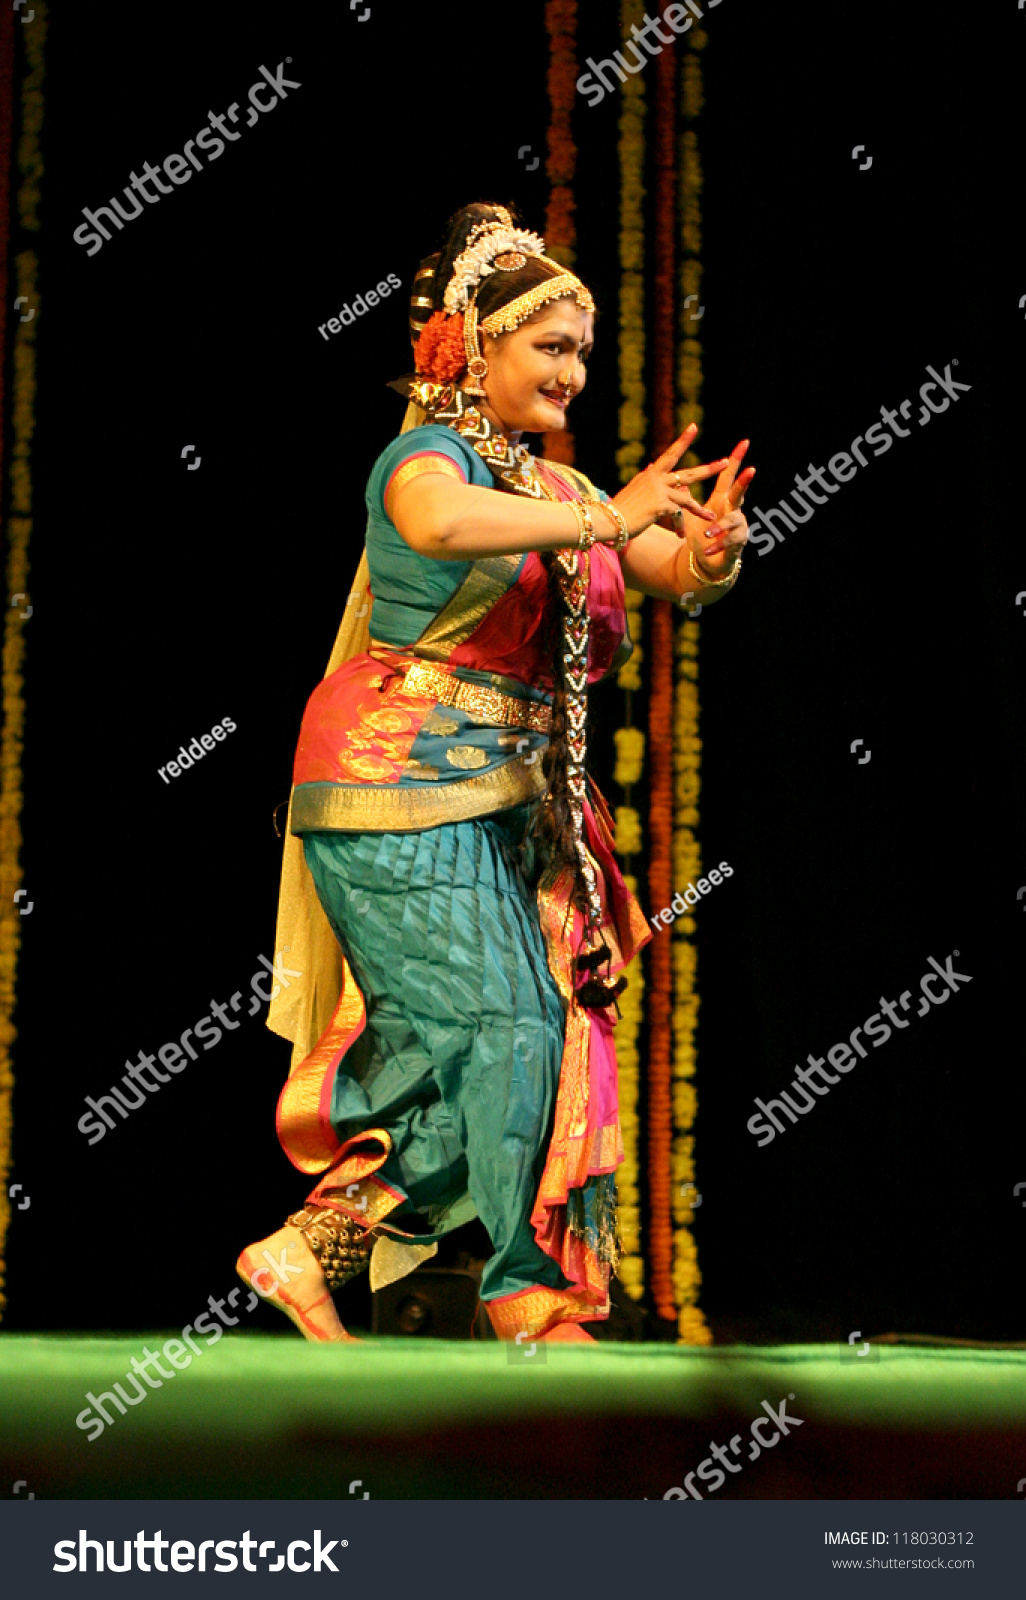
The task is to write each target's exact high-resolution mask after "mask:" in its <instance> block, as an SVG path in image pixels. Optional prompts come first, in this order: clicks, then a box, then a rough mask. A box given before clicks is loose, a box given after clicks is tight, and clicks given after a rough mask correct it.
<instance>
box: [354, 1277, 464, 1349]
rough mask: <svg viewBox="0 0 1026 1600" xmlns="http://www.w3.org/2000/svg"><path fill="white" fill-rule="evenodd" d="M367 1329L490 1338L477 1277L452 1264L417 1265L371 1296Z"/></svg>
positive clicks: (396, 1334) (429, 1336) (395, 1335)
mask: <svg viewBox="0 0 1026 1600" xmlns="http://www.w3.org/2000/svg"><path fill="white" fill-rule="evenodd" d="M371 1332H372V1333H377V1334H384V1335H387V1336H388V1337H389V1338H399V1337H404V1336H405V1337H409V1338H421V1339H494V1338H495V1332H494V1330H493V1328H492V1325H491V1323H490V1322H489V1320H488V1313H487V1311H486V1310H485V1308H484V1306H483V1305H481V1303H480V1301H479V1299H478V1279H477V1278H476V1277H475V1276H474V1274H473V1273H471V1272H463V1271H461V1270H460V1269H459V1268H456V1267H418V1268H417V1269H416V1271H415V1272H411V1273H409V1274H408V1275H407V1276H406V1277H405V1278H400V1279H399V1281H398V1283H390V1284H388V1285H387V1286H386V1287H385V1288H384V1289H379V1290H378V1292H377V1293H376V1294H373V1295H372V1296H371Z"/></svg>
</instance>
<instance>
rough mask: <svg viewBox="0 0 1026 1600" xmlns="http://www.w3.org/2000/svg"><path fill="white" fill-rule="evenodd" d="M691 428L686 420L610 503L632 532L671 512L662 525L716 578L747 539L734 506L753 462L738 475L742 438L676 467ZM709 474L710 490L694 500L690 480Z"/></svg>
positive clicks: (743, 445)
mask: <svg viewBox="0 0 1026 1600" xmlns="http://www.w3.org/2000/svg"><path fill="white" fill-rule="evenodd" d="M697 432H698V425H697V423H694V422H692V423H690V424H689V426H688V427H687V428H685V430H684V432H683V433H682V434H681V436H680V438H679V439H677V440H675V441H674V443H673V444H672V445H671V446H670V448H669V449H668V450H664V451H663V453H662V455H660V456H657V458H656V459H655V461H653V462H652V463H651V465H650V466H647V467H646V468H645V469H644V471H643V472H639V473H638V475H637V477H635V478H632V479H631V481H630V483H628V484H627V485H626V487H625V488H623V489H621V491H620V493H619V494H618V495H617V496H616V497H615V500H614V502H613V503H614V504H615V505H616V506H617V507H618V508H619V509H620V511H622V512H623V515H624V517H625V518H626V521H627V526H628V528H629V529H630V532H631V533H632V534H635V533H640V532H641V531H642V530H643V529H644V528H647V527H649V526H650V525H651V524H652V523H653V522H655V521H656V520H658V519H662V518H664V517H672V518H673V521H672V522H669V523H668V526H669V527H671V528H672V529H673V530H674V532H676V533H677V534H678V535H681V536H683V537H685V538H686V539H687V541H688V543H689V544H690V546H691V549H692V550H693V551H694V554H695V559H696V561H697V562H698V563H699V565H700V566H701V567H702V568H703V569H704V570H706V571H707V572H708V573H709V574H710V576H711V577H713V578H721V577H725V576H726V574H727V573H728V572H729V571H730V570H731V568H732V567H734V566H735V565H736V564H737V559H738V557H739V555H740V554H741V551H742V550H743V549H744V546H745V544H746V542H747V539H748V522H747V519H746V518H745V516H744V515H743V513H742V512H741V511H740V509H739V507H740V505H741V503H742V501H743V500H744V497H745V491H746V490H747V488H748V485H749V484H750V483H751V481H752V479H753V478H754V477H755V468H754V467H747V468H746V469H745V471H744V472H742V473H741V475H740V477H739V476H738V472H739V469H740V466H741V462H742V461H743V460H744V457H745V454H746V452H747V450H748V443H749V441H748V440H747V439H742V440H741V442H740V444H738V445H737V446H736V447H735V448H734V450H733V451H732V453H731V454H730V455H729V456H725V457H722V458H721V459H720V460H719V461H712V462H708V463H706V464H704V465H702V466H698V467H678V466H677V462H678V461H679V460H680V458H681V456H682V455H684V454H686V452H687V451H688V450H689V449H690V447H691V445H692V444H693V443H694V439H695V435H696V434H697ZM714 475H715V476H716V483H715V485H714V487H713V491H712V493H711V494H710V496H709V498H708V499H707V501H706V502H705V504H704V505H700V504H699V503H698V501H697V500H695V498H694V497H693V495H692V494H691V492H690V486H691V484H693V483H699V482H701V481H702V480H703V479H705V478H711V477H713V476H714Z"/></svg>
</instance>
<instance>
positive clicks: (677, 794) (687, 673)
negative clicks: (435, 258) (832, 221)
mask: <svg viewBox="0 0 1026 1600" xmlns="http://www.w3.org/2000/svg"><path fill="white" fill-rule="evenodd" d="M707 37H708V36H707V35H706V34H705V33H704V32H703V31H702V30H701V29H700V28H693V29H691V30H690V32H689V34H688V37H687V45H686V48H685V50H684V52H683V54H682V58H681V70H680V80H679V81H680V95H681V118H680V121H681V128H682V132H681V135H680V140H679V145H678V150H679V161H678V164H677V176H678V191H677V194H678V216H679V219H680V222H679V228H680V231H679V236H678V261H679V266H678V279H677V282H678V296H677V307H678V318H679V322H678V339H677V352H678V355H677V374H676V377H677V401H678V404H677V416H676V432H677V433H678V434H679V433H682V432H683V430H684V428H685V427H686V426H687V424H688V423H689V422H697V423H698V424H699V426H701V422H702V408H701V405H700V403H699V401H700V397H701V392H702V346H701V343H700V341H699V339H698V337H697V333H696V330H697V329H698V328H699V327H700V326H701V324H700V323H698V322H697V321H694V320H693V319H692V315H691V314H690V307H689V305H688V303H687V297H688V295H698V294H699V292H700V289H701V283H702V263H701V254H700V253H701V248H702V217H701V205H700V201H701V191H702V169H701V164H700V161H699V157H698V136H697V134H696V132H695V128H694V123H695V119H696V118H697V117H698V114H699V112H700V110H701V108H702V54H701V53H702V51H703V50H704V49H705V46H706V42H707ZM695 303H696V302H695V301H692V302H691V303H690V304H691V305H694V304H695ZM676 635H677V637H676V649H675V657H676V667H677V680H676V684H675V694H674V715H673V761H674V795H673V799H674V806H673V824H674V826H673V877H674V882H675V883H689V882H690V883H693V882H694V881H695V879H696V878H698V877H699V876H700V875H701V870H702V859H701V854H700V850H699V844H698V838H697V835H696V831H695V830H696V829H697V827H698V821H699V816H698V795H699V788H700V776H699V767H700V762H701V751H702V742H701V739H700V738H699V710H700V706H699V697H698V648H699V624H698V623H697V622H695V621H690V622H689V621H688V619H687V618H686V617H685V616H683V615H681V616H680V619H679V621H678V623H677V629H676ZM696 931H697V929H696V924H695V919H694V917H692V916H689V915H685V916H681V917H678V918H677V919H676V921H675V922H674V924H673V928H672V953H673V1062H672V1077H673V1092H672V1113H673V1141H672V1150H671V1201H672V1214H673V1221H674V1236H673V1245H674V1249H673V1293H674V1299H675V1301H676V1305H677V1337H678V1340H679V1342H680V1343H682V1344H699V1345H707V1344H711V1343H712V1334H711V1333H710V1331H709V1328H708V1326H707V1324H706V1321H705V1318H704V1316H703V1315H702V1312H701V1310H700V1309H699V1305H698V1290H699V1285H700V1284H701V1281H702V1275H701V1272H700V1271H699V1267H698V1252H697V1249H696V1247H695V1240H694V1235H693V1233H692V1230H691V1224H692V1222H693V1220H694V1207H693V1201H694V1200H695V1199H696V1198H697V1193H698V1190H697V1187H696V1184H695V1160H694V1145H695V1141H694V1137H693V1135H692V1132H691V1130H692V1128H693V1127H694V1122H695V1113H696V1110H697V1097H696V1094H695V1084H694V1076H695V1030H696V1028H697V1025H698V1009H699V1003H700V1002H699V996H698V990H697V987H696V982H695V979H696V971H697V964H698V951H697V947H696V943H695V935H696Z"/></svg>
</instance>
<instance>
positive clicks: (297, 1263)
mask: <svg viewBox="0 0 1026 1600" xmlns="http://www.w3.org/2000/svg"><path fill="white" fill-rule="evenodd" d="M282 1262H284V1263H285V1265H286V1266H287V1268H288V1269H289V1270H288V1271H287V1272H282V1271H280V1268H279V1263H282ZM235 1270H236V1272H237V1273H238V1275H239V1277H240V1278H241V1279H242V1281H243V1283H244V1284H245V1285H246V1287H247V1288H253V1289H255V1290H256V1292H257V1293H258V1294H259V1295H260V1298H261V1300H266V1301H267V1304H268V1305H271V1306H277V1307H278V1310H279V1311H284V1313H285V1315H286V1316H287V1317H288V1318H289V1319H290V1320H291V1321H292V1322H294V1323H295V1325H296V1327H297V1328H298V1329H299V1331H300V1333H301V1334H302V1335H303V1337H304V1339H311V1340H314V1341H315V1342H317V1343H321V1344H362V1343H363V1342H364V1341H363V1340H362V1339H357V1338H356V1336H355V1335H354V1334H351V1333H347V1332H346V1330H345V1328H344V1327H343V1326H342V1324H341V1322H340V1321H339V1319H338V1312H337V1311H336V1310H335V1304H334V1301H333V1300H332V1298H331V1292H330V1290H329V1289H328V1285H327V1283H326V1282H325V1279H324V1274H323V1272H322V1271H321V1265H320V1262H319V1261H318V1260H317V1257H316V1256H315V1255H314V1253H313V1251H312V1250H311V1249H310V1246H309V1245H308V1244H307V1242H306V1240H305V1239H304V1238H303V1235H302V1234H301V1233H300V1231H299V1229H298V1228H294V1227H293V1226H292V1224H291V1223H288V1222H287V1223H286V1224H285V1226H284V1227H283V1228H279V1229H278V1231H277V1233H272V1234H271V1235H270V1236H269V1237H268V1238H266V1239H259V1240H258V1241H257V1243H256V1244H251V1245H248V1246H247V1247H246V1249H245V1250H243V1252H242V1254H241V1255H240V1257H239V1259H238V1261H236V1263H235ZM269 1290H270V1293H268V1291H269Z"/></svg>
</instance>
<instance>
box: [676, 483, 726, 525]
mask: <svg viewBox="0 0 1026 1600" xmlns="http://www.w3.org/2000/svg"><path fill="white" fill-rule="evenodd" d="M666 492H667V494H668V495H669V497H670V499H671V500H672V501H673V503H674V505H675V506H679V507H680V509H681V510H682V511H690V512H691V515H692V516H693V517H701V519H702V521H703V522H715V521H716V513H715V511H710V510H709V508H708V506H703V505H699V503H698V501H697V500H695V499H694V498H693V497H692V496H691V495H689V494H688V492H687V490H686V489H683V488H682V489H667V491H666ZM670 515H671V516H672V515H673V512H672V511H671V512H670Z"/></svg>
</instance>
